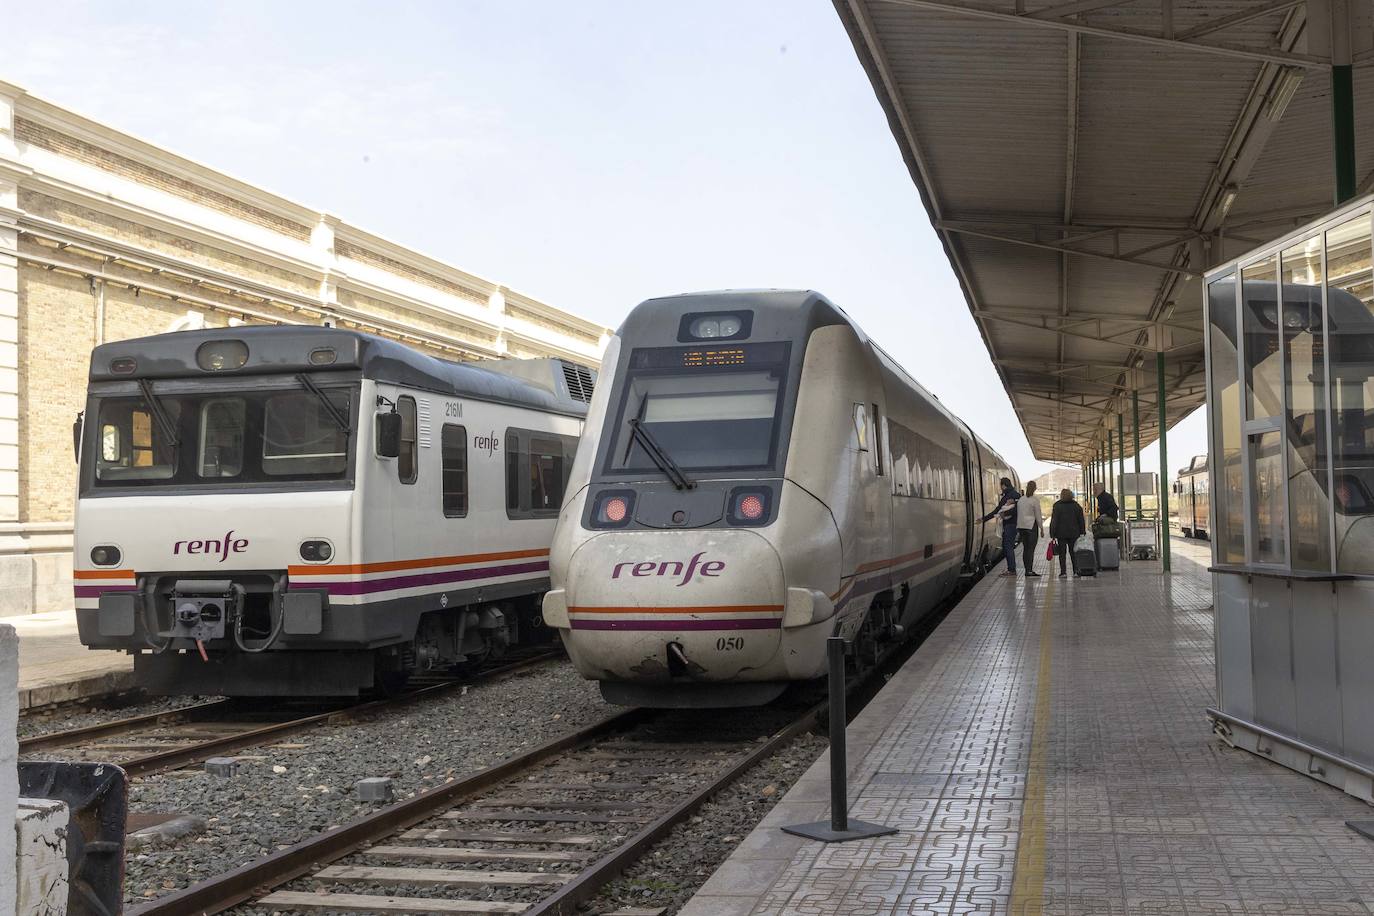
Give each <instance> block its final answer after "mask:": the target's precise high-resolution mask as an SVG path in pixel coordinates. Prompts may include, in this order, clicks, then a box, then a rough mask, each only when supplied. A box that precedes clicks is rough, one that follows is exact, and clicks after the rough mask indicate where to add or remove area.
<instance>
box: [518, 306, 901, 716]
mask: <svg viewBox="0 0 1374 916" xmlns="http://www.w3.org/2000/svg"><path fill="white" fill-rule="evenodd" d="M712 323H714V326H712ZM721 329H724V330H726V331H729V332H730V333H724V334H722V333H720V331H721ZM703 331H709V332H711V333H713V336H712V337H706V336H705V335H704V333H703ZM862 350H863V347H862V344H861V343H860V341H859V339H858V337H857V336H856V334H855V332H854V330H853V328H852V327H851V326H850V325H849V323H848V321H847V319H845V318H844V317H843V315H842V313H840V312H839V311H838V310H837V309H835V308H834V307H833V306H831V305H830V304H829V303H828V302H825V300H824V299H822V298H820V297H819V296H816V295H815V294H800V293H752V294H744V295H741V296H737V297H732V296H731V295H730V294H719V295H711V294H704V295H701V296H688V297H675V298H673V299H665V300H651V301H650V302H648V303H645V304H643V305H641V306H640V307H639V308H637V309H636V310H635V311H634V312H632V313H631V315H630V317H629V318H628V319H627V320H626V323H625V326H624V327H622V329H621V331H620V333H619V334H618V335H617V336H616V337H615V338H614V339H613V340H612V343H611V345H610V348H609V349H608V351H607V354H606V357H605V360H604V362H603V366H605V367H606V368H607V369H608V370H610V369H611V367H614V375H613V376H612V375H610V373H609V372H608V374H607V376H606V377H607V378H609V382H608V383H603V384H602V385H601V386H600V387H599V388H598V390H597V393H596V396H595V397H594V398H593V401H592V404H591V408H590V411H589V413H588V421H587V426H586V433H585V434H584V438H583V441H582V445H581V447H580V448H579V450H578V456H577V461H576V463H575V464H574V467H573V472H572V482H571V484H570V490H573V491H576V495H575V496H574V498H573V499H571V500H570V501H569V503H568V504H567V505H566V506H565V507H564V510H563V514H562V515H561V516H560V520H559V526H558V531H557V534H556V535H555V541H554V545H553V550H552V554H551V567H550V572H551V579H552V584H553V589H552V591H550V593H549V594H548V596H546V598H545V603H544V619H545V622H546V623H548V624H549V625H551V626H556V627H558V628H559V630H560V633H561V634H562V636H563V639H564V643H565V645H566V646H567V648H568V652H569V654H570V656H571V658H572V660H573V663H574V664H575V665H576V666H577V668H578V670H579V671H580V672H581V673H582V674H583V675H584V676H586V677H589V678H593V679H596V680H598V681H600V682H601V684H602V690H603V693H605V695H606V696H607V697H608V698H609V699H611V700H612V701H614V702H621V703H652V704H654V705H668V706H672V705H683V706H728V705H754V704H758V703H763V702H766V701H768V700H769V699H772V698H773V697H775V696H777V695H778V694H780V693H781V692H782V690H783V689H784V688H785V686H786V684H787V682H789V681H793V680H803V679H808V678H811V677H815V676H817V675H818V674H820V673H821V672H822V671H823V669H824V637H825V636H826V635H829V633H831V632H833V630H834V629H835V627H836V624H837V621H836V617H837V616H840V615H845V614H848V613H851V611H852V608H851V603H849V602H848V596H847V595H846V594H842V590H841V587H842V584H843V583H842V570H843V569H844V568H845V556H844V553H845V552H846V551H849V550H852V551H856V552H858V551H862V550H868V549H872V548H873V547H874V546H875V545H874V544H872V543H869V542H872V541H873V540H874V539H875V538H878V539H883V540H884V541H885V537H884V536H883V534H882V533H881V532H882V531H883V530H884V528H885V525H886V511H887V510H886V504H885V500H884V499H881V498H879V495H878V493H877V492H876V490H877V488H876V485H875V483H874V481H873V480H872V477H873V475H872V471H871V470H866V469H867V467H868V463H867V462H868V458H869V456H868V455H867V454H865V453H864V452H861V451H860V443H859V441H858V434H857V432H856V430H855V426H854V422H855V421H854V413H853V405H854V404H855V403H858V404H867V403H873V402H878V403H880V402H881V400H882V392H881V383H880V380H878V379H876V378H872V377H869V376H868V375H867V374H865V373H863V372H861V371H856V369H855V366H856V360H858V358H859V357H860V356H861V355H862ZM803 367H805V368H804V369H803ZM840 379H848V380H852V384H854V385H857V386H859V387H858V388H856V390H855V391H854V392H853V393H852V396H844V397H837V396H836V394H837V392H836V386H837V384H840V382H839V381H837V380H840ZM850 383H851V382H845V384H850ZM645 434H647V436H646V435H645ZM656 456H657V457H656ZM664 456H666V457H667V458H668V459H669V462H663V461H660V460H658V459H659V458H662V457H664ZM660 465H663V466H660ZM669 465H670V466H669ZM803 469H804V470H803ZM678 475H682V476H681V477H679V476H678ZM865 475H867V478H866V479H865ZM684 478H685V479H684ZM808 484H810V486H808ZM862 512H867V513H869V515H870V516H871V517H876V518H879V519H881V520H882V521H881V522H880V524H879V525H876V526H866V527H860V526H857V525H854V524H853V523H852V521H851V519H852V516H854V515H855V514H856V513H862ZM879 549H881V550H885V549H886V543H883V544H882V546H881V548H879ZM818 633H819V634H820V636H819V638H818V637H817V635H816V634H818Z"/></svg>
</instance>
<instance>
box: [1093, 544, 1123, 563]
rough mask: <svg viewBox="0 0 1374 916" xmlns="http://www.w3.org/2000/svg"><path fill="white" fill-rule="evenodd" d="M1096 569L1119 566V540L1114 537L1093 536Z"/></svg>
mask: <svg viewBox="0 0 1374 916" xmlns="http://www.w3.org/2000/svg"><path fill="white" fill-rule="evenodd" d="M1093 540H1094V541H1096V547H1097V568H1098V569H1120V568H1121V542H1120V541H1118V540H1117V539H1116V538H1094V539H1093Z"/></svg>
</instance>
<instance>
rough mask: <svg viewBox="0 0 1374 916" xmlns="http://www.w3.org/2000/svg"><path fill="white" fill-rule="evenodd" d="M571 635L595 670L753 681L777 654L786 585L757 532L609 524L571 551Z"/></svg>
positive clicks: (626, 676) (581, 660) (618, 675)
mask: <svg viewBox="0 0 1374 916" xmlns="http://www.w3.org/2000/svg"><path fill="white" fill-rule="evenodd" d="M566 589H567V608H568V627H569V628H568V629H567V630H566V631H564V642H565V644H566V645H567V647H568V653H569V655H570V656H571V658H572V660H573V663H574V664H575V665H576V666H577V668H578V670H579V671H580V672H581V673H582V674H583V675H584V676H587V677H593V678H598V679H603V680H604V679H608V678H609V679H623V680H630V681H642V682H663V681H671V680H675V679H680V678H686V679H694V680H705V681H718V680H735V679H740V678H744V679H748V672H749V671H750V670H751V669H759V668H761V667H762V666H764V665H765V664H766V663H767V662H768V661H769V659H771V658H772V657H773V655H774V654H775V653H776V652H777V649H778V644H779V640H780V634H781V627H782V617H783V610H784V603H785V601H786V594H787V590H786V584H785V582H784V579H783V572H782V563H781V561H780V560H779V558H778V555H777V553H776V551H774V550H773V547H772V545H771V544H769V543H768V541H766V540H765V539H764V538H763V537H761V536H760V535H758V534H757V533H755V532H752V531H715V530H712V531H702V532H700V533H699V535H696V536H692V537H684V536H683V535H682V533H681V532H666V531H665V532H659V531H630V532H611V533H607V534H603V535H599V536H597V537H594V538H592V539H591V540H589V541H587V542H586V543H585V544H583V545H582V546H581V547H580V548H579V549H578V550H577V552H576V553H575V554H574V555H573V557H572V560H571V562H570V563H569V566H568V576H567V582H566Z"/></svg>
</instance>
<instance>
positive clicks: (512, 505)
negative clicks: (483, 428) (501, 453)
mask: <svg viewBox="0 0 1374 916" xmlns="http://www.w3.org/2000/svg"><path fill="white" fill-rule="evenodd" d="M519 513H520V437H519V436H518V435H517V434H515V433H513V432H511V431H509V430H507V431H506V514H507V515H509V516H511V517H512V518H514V517H515V516H516V515H518V514H519Z"/></svg>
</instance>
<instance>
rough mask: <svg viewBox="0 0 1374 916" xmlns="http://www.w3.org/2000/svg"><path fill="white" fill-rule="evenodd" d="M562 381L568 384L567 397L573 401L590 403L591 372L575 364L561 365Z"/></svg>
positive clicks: (566, 363)
mask: <svg viewBox="0 0 1374 916" xmlns="http://www.w3.org/2000/svg"><path fill="white" fill-rule="evenodd" d="M563 380H564V381H565V382H567V383H568V396H569V397H571V398H573V399H574V400H578V401H584V402H588V403H589V402H590V401H591V399H592V388H593V387H594V386H593V384H592V372H591V370H590V369H588V368H587V367H586V366H579V365H577V364H576V363H568V362H565V363H563Z"/></svg>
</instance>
